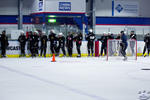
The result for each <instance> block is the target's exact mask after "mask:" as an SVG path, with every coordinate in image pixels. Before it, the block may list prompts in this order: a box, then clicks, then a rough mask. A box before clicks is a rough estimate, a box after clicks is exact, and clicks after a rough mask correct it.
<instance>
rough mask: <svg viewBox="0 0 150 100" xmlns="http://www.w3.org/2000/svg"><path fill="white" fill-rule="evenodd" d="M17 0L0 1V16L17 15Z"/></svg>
mask: <svg viewBox="0 0 150 100" xmlns="http://www.w3.org/2000/svg"><path fill="white" fill-rule="evenodd" d="M17 14H18V10H17V0H0V15H17Z"/></svg>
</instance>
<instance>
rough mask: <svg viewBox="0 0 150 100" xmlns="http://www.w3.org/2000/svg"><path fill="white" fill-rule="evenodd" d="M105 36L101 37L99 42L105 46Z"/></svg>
mask: <svg viewBox="0 0 150 100" xmlns="http://www.w3.org/2000/svg"><path fill="white" fill-rule="evenodd" d="M107 38H108V37H107V36H102V37H101V38H100V39H99V40H100V41H101V42H102V45H104V46H107Z"/></svg>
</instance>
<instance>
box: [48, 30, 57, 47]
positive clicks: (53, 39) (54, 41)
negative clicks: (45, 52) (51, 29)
mask: <svg viewBox="0 0 150 100" xmlns="http://www.w3.org/2000/svg"><path fill="white" fill-rule="evenodd" d="M49 41H50V43H51V45H57V38H56V34H54V33H51V34H50V35H49Z"/></svg>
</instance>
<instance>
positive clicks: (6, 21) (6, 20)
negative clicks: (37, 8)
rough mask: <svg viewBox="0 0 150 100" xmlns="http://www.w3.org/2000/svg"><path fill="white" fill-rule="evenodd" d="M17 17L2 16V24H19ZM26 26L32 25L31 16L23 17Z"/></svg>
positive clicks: (0, 19) (0, 16)
mask: <svg viewBox="0 0 150 100" xmlns="http://www.w3.org/2000/svg"><path fill="white" fill-rule="evenodd" d="M17 19H18V16H17V15H0V24H17ZM23 23H24V24H31V23H32V22H31V16H27V15H25V16H23Z"/></svg>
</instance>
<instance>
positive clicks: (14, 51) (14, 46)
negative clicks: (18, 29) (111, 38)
mask: <svg viewBox="0 0 150 100" xmlns="http://www.w3.org/2000/svg"><path fill="white" fill-rule="evenodd" d="M99 44H100V45H99V50H101V42H99ZM39 45H40V43H39ZM143 48H144V41H137V55H138V56H141V55H142V52H143ZM65 49H66V52H67V48H65ZM0 52H1V50H0ZM25 52H26V55H27V56H29V55H30V51H29V50H28V49H27V44H26V50H25ZM39 53H40V50H39ZM6 54H7V56H8V57H19V54H20V46H19V42H18V41H9V46H8V48H7V51H6ZM60 54H62V51H61V50H60ZM81 54H82V56H87V55H88V52H87V41H83V42H82V46H81ZM76 55H77V50H76V43H75V42H74V46H73V56H76ZM46 56H47V57H48V56H51V51H50V43H49V42H48V44H47V53H46Z"/></svg>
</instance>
